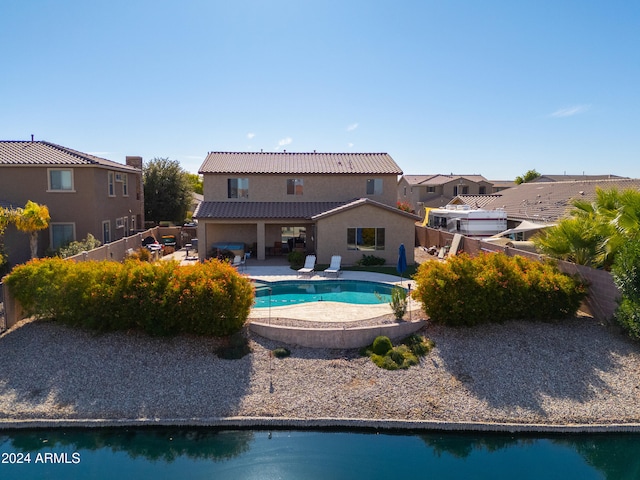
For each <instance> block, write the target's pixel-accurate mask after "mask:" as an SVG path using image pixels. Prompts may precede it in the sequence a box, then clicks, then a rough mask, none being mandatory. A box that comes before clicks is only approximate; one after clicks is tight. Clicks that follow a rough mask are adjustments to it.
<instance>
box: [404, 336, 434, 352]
mask: <svg viewBox="0 0 640 480" xmlns="http://www.w3.org/2000/svg"><path fill="white" fill-rule="evenodd" d="M402 343H404V344H405V345H406V346H407V347H409V349H410V350H411V351H412V352H413V354H414V355H415V356H416V357H424V356H425V355H426V354H428V353H429V352H430V351H431V350H432V349H433V347H435V345H436V344H435V342H434V341H433V340H431V339H429V338H426V337H423V336H422V335H418V334H415V333H414V334H413V335H409V336H408V337H407V338H405V339H404V341H403V342H402Z"/></svg>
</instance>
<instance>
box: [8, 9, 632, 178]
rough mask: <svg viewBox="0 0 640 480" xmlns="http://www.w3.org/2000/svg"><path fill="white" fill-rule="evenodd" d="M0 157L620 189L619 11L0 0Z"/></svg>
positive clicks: (625, 12) (623, 136)
mask: <svg viewBox="0 0 640 480" xmlns="http://www.w3.org/2000/svg"><path fill="white" fill-rule="evenodd" d="M0 18H1V19H2V28H1V29H0V53H1V55H2V59H3V66H4V68H3V69H2V72H1V73H0V139H2V140H28V139H30V137H31V134H33V135H35V138H36V139H37V140H47V141H50V142H54V143H58V144H61V145H64V146H67V147H70V148H74V149H77V150H80V151H83V152H90V153H94V154H97V155H100V156H103V157H105V158H109V159H111V160H116V161H120V162H124V157H125V156H126V155H141V156H142V157H144V159H145V160H147V161H148V160H150V159H152V158H154V157H168V158H170V159H172V160H178V161H180V163H181V165H182V166H183V168H185V170H188V171H191V172H196V171H197V170H198V168H199V167H200V165H201V163H202V161H203V160H204V157H205V156H206V154H207V152H209V151H260V150H261V149H262V150H264V151H282V150H287V151H290V152H303V151H313V150H316V151H319V152H387V153H389V154H390V155H391V156H392V157H393V158H394V159H395V160H396V162H397V163H398V164H399V165H400V167H401V168H402V169H403V170H404V172H405V173H406V174H430V173H451V172H453V173H458V174H471V173H477V174H482V175H484V176H485V177H487V178H488V179H490V180H513V179H514V178H515V177H516V176H517V175H521V174H523V173H525V172H526V171H527V170H529V169H536V170H537V171H539V172H541V173H546V174H563V173H567V174H582V173H583V172H584V173H586V174H609V173H611V174H616V175H623V176H631V177H636V178H638V177H640V131H639V130H640V2H636V1H635V0H627V1H621V0H608V1H604V0H602V1H595V0H575V1H572V0H565V1H563V0H553V1H547V0H536V1H526V2H524V1H513V0H504V1H499V0H482V1H480V0H473V1H472V0H467V1H463V0H459V1H457V0H452V1H444V0H437V1H436V0H415V1H402V0H386V1H382V0H366V1H365V0H363V1H358V0H338V1H334V0H315V1H303V0H297V1H294V0H263V1H257V0H255V1H249V0H244V1H243V0H228V1H214V0H210V1H204V0H201V1H191V0H181V1H180V2H177V1H163V0H153V1H151V0H149V1H147V0H127V1H122V0H108V1H106V0H105V1H98V0H96V1H86V0H82V1H77V0H68V1H65V0H56V1H53V0H50V1H44V0H41V1H38V0H21V1H20V0H6V1H4V2H2V4H1V5H0Z"/></svg>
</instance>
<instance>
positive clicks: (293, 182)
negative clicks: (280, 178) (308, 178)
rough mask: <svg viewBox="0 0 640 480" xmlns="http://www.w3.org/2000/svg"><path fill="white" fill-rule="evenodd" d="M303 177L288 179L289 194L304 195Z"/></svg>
mask: <svg viewBox="0 0 640 480" xmlns="http://www.w3.org/2000/svg"><path fill="white" fill-rule="evenodd" d="M302 185H303V182H302V179H301V178H288V179H287V195H302Z"/></svg>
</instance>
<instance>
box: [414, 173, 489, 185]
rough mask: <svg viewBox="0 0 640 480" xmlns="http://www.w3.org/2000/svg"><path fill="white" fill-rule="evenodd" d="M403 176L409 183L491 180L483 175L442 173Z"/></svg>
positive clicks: (441, 183)
mask: <svg viewBox="0 0 640 480" xmlns="http://www.w3.org/2000/svg"><path fill="white" fill-rule="evenodd" d="M403 178H404V179H405V180H406V181H407V183H408V184H409V185H444V184H446V183H450V182H452V181H455V180H458V179H459V178H464V179H466V180H469V181H470V182H475V183H479V182H488V183H491V182H489V180H487V179H486V178H484V177H483V176H482V175H476V174H473V175H454V174H452V175H442V174H439V173H437V174H434V175H404V176H403Z"/></svg>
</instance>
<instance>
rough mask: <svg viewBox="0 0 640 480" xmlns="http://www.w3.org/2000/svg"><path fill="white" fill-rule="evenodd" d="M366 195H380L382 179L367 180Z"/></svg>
mask: <svg viewBox="0 0 640 480" xmlns="http://www.w3.org/2000/svg"><path fill="white" fill-rule="evenodd" d="M367 195H382V179H381V178H369V179H367Z"/></svg>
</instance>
